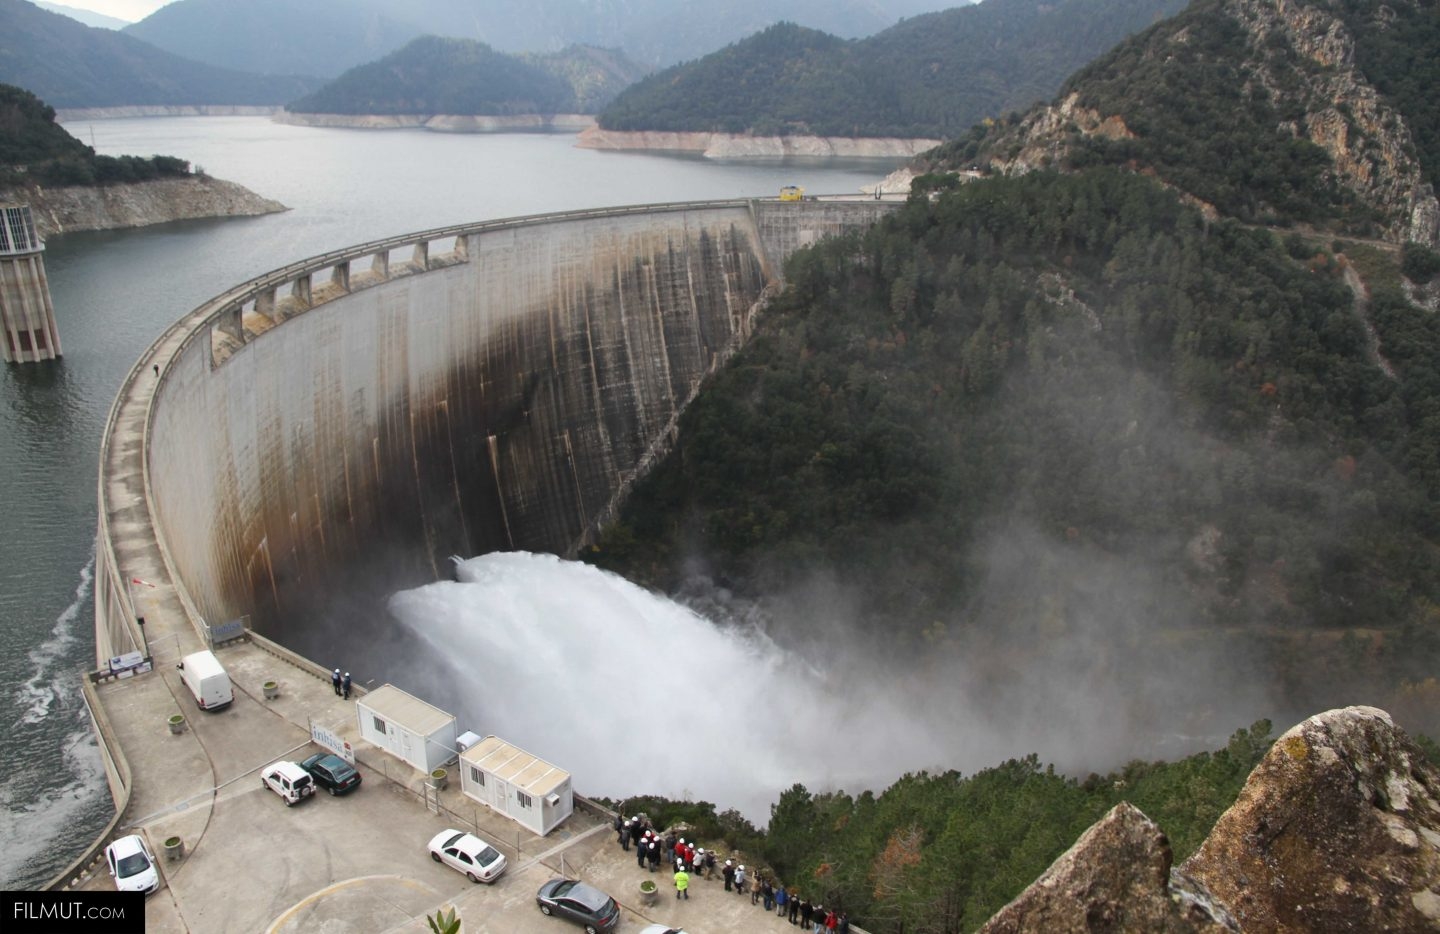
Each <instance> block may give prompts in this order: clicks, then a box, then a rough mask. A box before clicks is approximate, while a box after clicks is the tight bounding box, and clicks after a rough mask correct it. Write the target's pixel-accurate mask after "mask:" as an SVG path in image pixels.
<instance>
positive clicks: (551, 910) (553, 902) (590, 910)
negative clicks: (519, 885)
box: [535, 879, 620, 934]
mask: <svg viewBox="0 0 1440 934" xmlns="http://www.w3.org/2000/svg"><path fill="white" fill-rule="evenodd" d="M535 904H537V905H539V906H540V910H541V911H542V912H544V913H545V914H547V915H555V916H556V917H560V918H565V919H566V920H568V921H574V922H575V923H576V924H582V925H584V926H585V934H601V932H603V931H613V930H615V927H616V926H617V925H618V924H619V923H620V906H619V905H617V904H615V899H613V898H611V897H610V896H609V895H606V894H605V893H604V892H602V891H600V890H599V889H597V888H594V887H593V886H589V885H586V884H585V883H583V882H577V881H575V880H574V879H551V880H550V881H549V882H547V883H545V884H544V885H542V886H540V891H539V892H536V893H535Z"/></svg>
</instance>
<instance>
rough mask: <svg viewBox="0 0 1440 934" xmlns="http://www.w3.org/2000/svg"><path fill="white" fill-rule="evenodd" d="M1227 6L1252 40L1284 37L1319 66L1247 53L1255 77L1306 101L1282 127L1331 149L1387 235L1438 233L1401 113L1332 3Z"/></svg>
mask: <svg viewBox="0 0 1440 934" xmlns="http://www.w3.org/2000/svg"><path fill="white" fill-rule="evenodd" d="M1226 8H1227V10H1228V11H1229V12H1230V13H1231V15H1233V16H1234V17H1235V19H1236V20H1237V21H1238V22H1239V23H1240V24H1241V25H1242V26H1244V27H1245V29H1246V31H1247V32H1248V33H1249V34H1250V36H1251V44H1252V46H1254V47H1255V48H1257V49H1259V48H1264V47H1265V46H1266V45H1269V44H1274V43H1286V44H1288V45H1289V46H1290V47H1291V48H1292V49H1294V50H1295V52H1296V54H1297V55H1298V56H1300V57H1301V58H1302V59H1303V60H1304V61H1306V62H1309V63H1311V64H1312V65H1314V66H1318V67H1313V68H1297V69H1287V74H1286V75H1285V76H1280V75H1277V74H1275V73H1274V67H1275V66H1273V65H1272V64H1271V63H1270V62H1269V60H1267V59H1266V58H1264V57H1263V56H1258V55H1257V56H1255V57H1253V58H1252V59H1251V61H1252V62H1253V63H1254V80H1255V81H1256V82H1257V83H1259V84H1261V85H1263V86H1264V87H1265V89H1266V90H1267V91H1268V92H1269V93H1270V94H1272V95H1275V96H1276V97H1277V99H1286V98H1289V99H1292V100H1295V99H1298V100H1300V101H1301V102H1302V103H1304V105H1305V109H1306V114H1305V117H1304V120H1303V121H1297V122H1295V123H1293V124H1290V125H1289V126H1286V127H1282V129H1285V130H1288V131H1289V132H1292V133H1295V134H1297V135H1303V136H1305V137H1307V138H1308V139H1309V140H1310V141H1311V142H1313V143H1315V144H1316V145H1318V146H1320V147H1321V148H1322V149H1324V150H1325V151H1326V152H1327V153H1329V154H1330V159H1331V164H1332V165H1333V167H1334V168H1333V172H1334V174H1335V177H1336V179H1337V180H1338V181H1339V182H1340V184H1342V185H1343V186H1345V187H1346V188H1349V189H1350V190H1351V191H1353V192H1355V193H1356V194H1358V195H1360V196H1361V198H1363V199H1364V200H1365V201H1367V202H1369V203H1371V204H1374V205H1376V206H1377V207H1379V208H1380V209H1381V210H1382V212H1383V216H1385V217H1387V218H1388V219H1389V220H1388V223H1387V230H1386V234H1387V237H1388V238H1389V239H1392V240H1396V241H1403V240H1415V241H1417V242H1420V243H1434V242H1435V241H1436V236H1437V233H1440V205H1437V202H1436V198H1435V191H1434V189H1433V187H1432V186H1430V185H1429V184H1428V183H1426V182H1425V180H1424V178H1423V176H1422V174H1421V172H1420V165H1419V163H1418V162H1417V161H1416V160H1415V158H1414V156H1413V153H1414V151H1415V145H1414V141H1413V139H1412V138H1411V136H1410V131H1409V128H1408V127H1407V126H1406V125H1405V121H1404V120H1403V119H1402V118H1401V116H1400V114H1399V112H1398V111H1396V110H1395V108H1393V107H1391V106H1390V105H1389V104H1387V103H1386V102H1385V101H1384V100H1383V99H1382V98H1381V96H1380V93H1379V92H1378V91H1376V90H1375V88H1374V87H1373V86H1372V85H1371V84H1370V83H1369V82H1368V81H1366V80H1365V76H1364V75H1362V74H1361V73H1360V70H1359V69H1358V68H1356V67H1355V43H1354V40H1353V39H1352V38H1351V37H1350V33H1349V30H1347V29H1346V28H1345V25H1344V24H1343V23H1341V22H1340V20H1339V19H1338V18H1336V16H1335V15H1334V14H1333V13H1331V12H1330V11H1329V10H1326V9H1323V8H1321V7H1319V6H1311V5H1309V4H1304V3H1293V2H1285V0H1230V2H1229V3H1227V4H1226ZM1294 75H1298V76H1300V78H1301V79H1302V80H1301V86H1300V88H1299V89H1296V90H1284V88H1285V79H1287V78H1290V77H1293V76H1294Z"/></svg>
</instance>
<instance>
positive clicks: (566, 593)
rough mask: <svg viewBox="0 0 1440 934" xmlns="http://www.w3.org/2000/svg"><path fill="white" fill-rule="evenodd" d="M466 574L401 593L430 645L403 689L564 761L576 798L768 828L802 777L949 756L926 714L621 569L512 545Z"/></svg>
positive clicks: (462, 722) (845, 782) (884, 770)
mask: <svg viewBox="0 0 1440 934" xmlns="http://www.w3.org/2000/svg"><path fill="white" fill-rule="evenodd" d="M457 577H458V578H459V581H458V582H448V581H446V582H440V583H435V584H430V585H427V586H424V587H420V588H417V589H415V590H410V591H405V592H403V593H399V594H396V595H395V596H393V597H392V598H391V600H390V610H391V612H392V613H393V614H394V615H395V617H396V618H397V619H398V620H399V621H400V622H401V624H402V625H403V626H405V627H406V628H407V629H409V630H411V631H412V632H413V633H414V634H415V635H416V636H417V637H418V641H420V642H421V643H422V644H423V645H425V646H426V647H427V652H426V653H424V654H425V658H424V659H423V660H422V663H421V666H420V668H418V669H417V670H414V671H410V672H406V673H405V676H406V677H407V678H411V679H415V685H407V684H404V683H402V685H401V686H402V687H407V688H409V689H412V690H415V686H416V685H420V686H422V689H420V690H415V693H419V694H422V695H423V696H428V697H429V699H431V700H435V701H436V702H437V703H440V704H441V706H446V707H447V709H449V710H451V711H452V712H454V713H455V714H456V715H457V717H458V718H459V727H460V729H462V730H464V729H473V730H475V731H476V732H478V733H481V734H482V735H483V734H488V733H493V734H495V735H497V736H500V737H501V738H503V739H505V740H507V741H509V742H512V743H514V744H516V745H518V746H520V747H522V748H524V749H527V750H528V751H530V752H533V753H535V754H536V755H539V756H542V757H543V758H545V759H548V760H549V761H551V762H552V763H554V764H555V765H557V766H560V767H561V768H565V769H568V770H569V771H570V772H572V773H573V775H574V778H575V785H576V787H577V789H578V790H579V791H581V792H582V793H586V794H591V795H603V796H608V797H615V798H622V797H625V796H626V795H630V794H640V793H658V794H663V795H667V796H670V797H677V798H678V797H687V796H688V797H695V798H701V799H704V800H708V801H712V802H716V803H717V804H718V805H719V807H720V808H722V809H724V808H727V807H735V808H737V809H738V810H740V811H741V812H742V813H744V814H746V816H748V817H750V818H751V819H753V820H756V821H757V822H759V823H762V824H763V823H764V822H765V821H766V820H767V819H768V816H769V815H768V807H769V805H770V804H771V803H772V802H774V801H775V800H776V798H777V797H778V795H779V793H780V792H781V791H783V790H784V789H786V788H788V787H789V786H790V785H792V784H794V783H795V782H797V781H801V782H804V783H805V784H806V785H807V786H808V787H810V788H811V789H812V790H819V789H826V788H848V789H852V790H858V789H859V788H861V787H883V786H885V785H888V784H889V783H890V782H891V781H893V780H894V779H895V777H896V776H897V775H899V774H900V773H902V772H904V771H906V770H909V769H916V768H923V767H927V766H931V765H933V764H934V763H935V760H936V759H937V758H939V754H938V750H939V749H940V748H942V745H943V744H942V745H937V742H936V739H937V737H936V736H934V734H933V727H932V726H930V725H927V723H926V722H924V721H923V720H922V718H921V717H920V716H919V715H918V712H917V711H916V710H914V709H903V708H902V707H901V706H900V703H901V702H899V701H896V700H894V699H892V698H890V697H888V696H886V695H885V694H883V693H881V692H877V691H873V690H870V689H869V686H868V685H854V684H853V683H847V682H845V681H844V680H842V679H838V678H833V677H827V675H826V673H825V672H821V671H817V670H816V669H815V668H814V667H812V666H811V665H810V664H809V663H808V662H807V661H806V659H804V658H802V657H800V656H797V655H795V654H793V653H788V652H785V651H782V650H781V649H779V648H777V647H776V646H775V645H774V644H773V643H770V642H769V640H767V639H765V638H764V637H763V636H762V635H761V634H759V633H758V632H755V631H753V630H743V629H722V628H719V627H717V626H715V625H714V624H712V623H711V622H710V621H708V620H706V619H704V618H702V617H700V616H698V615H696V614H695V613H693V612H691V611H690V610H688V609H686V608H685V607H682V606H680V605H678V604H675V603H672V602H671V601H669V600H666V599H665V598H663V597H660V596H657V595H655V594H652V593H650V592H648V591H645V590H643V589H641V588H640V587H637V586H635V585H634V584H631V583H630V582H629V581H626V580H625V579H624V578H621V577H618V576H616V575H614V574H609V573H606V572H604V571H600V570H597V569H595V568H592V567H589V566H587V565H584V564H578V563H572V562H565V561H561V560H560V559H558V558H556V557H554V556H551V555H536V554H528V553H504V554H490V555H485V556H483V557H480V558H473V559H470V560H468V561H465V562H463V563H461V564H460V565H459V566H458V568H457ZM442 673H443V676H439V677H437V675H442ZM392 674H393V673H392ZM395 676H396V677H399V675H398V674H395ZM857 687H858V688H859V689H858V690H857V689H855V688H857ZM423 688H430V690H425V689H423ZM447 705H448V706H447Z"/></svg>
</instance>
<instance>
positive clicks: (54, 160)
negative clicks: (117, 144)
mask: <svg viewBox="0 0 1440 934" xmlns="http://www.w3.org/2000/svg"><path fill="white" fill-rule="evenodd" d="M189 174H190V163H188V162H186V161H185V160H184V159H177V158H176V157H174V156H149V157H142V156H118V157H116V156H99V155H96V154H95V150H93V149H91V148H90V147H89V146H86V145H85V144H84V143H82V142H80V141H79V140H78V139H76V138H75V137H73V136H71V135H70V134H69V133H67V132H66V131H65V128H64V127H62V126H60V124H58V123H56V122H55V108H53V107H51V106H50V105H48V104H46V103H45V102H44V101H42V100H40V98H38V97H36V96H35V95H34V94H31V93H30V92H29V91H26V90H24V89H22V88H17V87H12V86H11V85H8V84H0V187H6V186H10V185H17V184H23V183H25V182H27V181H34V182H39V183H41V184H46V185H97V184H107V183H111V182H137V181H146V180H148V179H152V178H161V177H175V176H183V175H189Z"/></svg>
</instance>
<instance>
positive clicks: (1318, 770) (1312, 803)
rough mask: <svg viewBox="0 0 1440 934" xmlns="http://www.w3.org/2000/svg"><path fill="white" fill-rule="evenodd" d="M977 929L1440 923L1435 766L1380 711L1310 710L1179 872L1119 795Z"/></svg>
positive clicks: (1349, 927) (1439, 926)
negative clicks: (1107, 810) (1116, 801)
mask: <svg viewBox="0 0 1440 934" xmlns="http://www.w3.org/2000/svg"><path fill="white" fill-rule="evenodd" d="M981 930H982V931H983V932H985V934H1012V932H1020V931H1026V932H1046V934H1050V932H1068V931H1075V932H1081V931H1086V932H1093V931H1147V932H1148V931H1249V932H1266V934H1269V932H1295V934H1299V932H1313V934H1331V932H1337V931H1356V932H1369V931H1407V932H1408V931H1417V932H1418V931H1436V930H1440V769H1436V768H1435V767H1434V766H1433V765H1431V764H1430V763H1429V762H1428V761H1426V759H1425V757H1424V755H1423V754H1422V753H1421V751H1420V749H1419V747H1417V746H1416V745H1415V744H1414V742H1413V741H1411V740H1410V738H1409V737H1408V736H1406V735H1405V733H1404V731H1403V730H1401V729H1399V728H1398V727H1396V726H1395V724H1394V723H1393V722H1392V721H1391V719H1390V717H1389V715H1388V714H1386V713H1385V712H1384V711H1383V710H1376V709H1375V708H1373V707H1348V708H1346V709H1344V710H1331V711H1329V712H1327V713H1323V714H1319V715H1318V716H1314V717H1311V718H1310V719H1309V720H1306V721H1305V722H1304V723H1301V724H1300V725H1299V726H1296V727H1295V728H1293V729H1291V730H1290V731H1289V732H1287V733H1286V734H1285V735H1284V736H1281V737H1280V738H1279V739H1278V740H1276V742H1275V745H1274V746H1273V747H1271V749H1270V752H1269V753H1267V754H1266V756H1265V758H1264V759H1263V760H1261V762H1260V764H1259V765H1258V766H1256V767H1255V771H1254V772H1252V773H1251V774H1250V778H1249V780H1248V781H1247V782H1246V784H1245V787H1244V789H1243V790H1242V791H1241V792H1240V797H1239V798H1238V800H1236V802H1235V804H1234V805H1233V806H1232V807H1231V808H1230V809H1229V810H1228V811H1226V812H1225V813H1224V814H1223V815H1221V817H1220V820H1219V821H1218V822H1217V823H1216V824H1215V828H1214V829H1213V830H1212V831H1211V832H1210V835H1209V837H1207V838H1206V840H1205V842H1204V843H1203V844H1202V845H1201V846H1200V849H1199V850H1197V851H1196V852H1195V855H1193V856H1191V857H1190V859H1188V860H1187V861H1186V862H1185V864H1184V865H1183V866H1181V867H1180V868H1179V869H1178V870H1172V868H1171V865H1170V846H1169V843H1168V842H1167V841H1166V839H1165V835H1164V834H1163V833H1161V832H1160V828H1158V827H1157V826H1155V824H1153V823H1151V821H1150V820H1149V819H1148V818H1147V817H1145V815H1143V814H1141V813H1140V812H1139V811H1138V810H1136V809H1135V808H1134V807H1133V806H1131V805H1129V804H1121V805H1118V806H1116V807H1115V808H1114V809H1113V810H1111V812H1110V813H1109V814H1107V815H1106V816H1105V817H1104V818H1103V819H1102V820H1101V821H1100V822H1099V823H1097V824H1095V826H1093V827H1091V828H1090V829H1089V830H1087V831H1086V832H1085V833H1084V835H1082V836H1081V838H1080V840H1079V841H1078V842H1076V844H1075V845H1074V846H1073V847H1071V848H1070V850H1069V851H1067V852H1066V853H1065V854H1064V855H1063V856H1061V857H1060V858H1059V859H1057V860H1056V861H1055V863H1054V864H1053V865H1052V866H1051V867H1050V868H1049V869H1048V870H1046V872H1045V874H1044V875H1042V876H1041V877H1040V878H1039V879H1037V880H1036V881H1035V882H1034V883H1032V884H1031V885H1030V887H1029V888H1027V889H1026V890H1025V891H1024V892H1022V893H1021V894H1020V896H1019V897H1018V898H1016V899H1015V900H1014V901H1013V902H1011V903H1010V904H1009V905H1007V906H1005V907H1004V908H1003V909H1001V910H1000V912H999V913H997V914H996V915H995V916H994V917H993V918H991V919H990V920H989V921H988V922H987V923H986V924H985V926H984V927H983V928H982V929H981Z"/></svg>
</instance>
